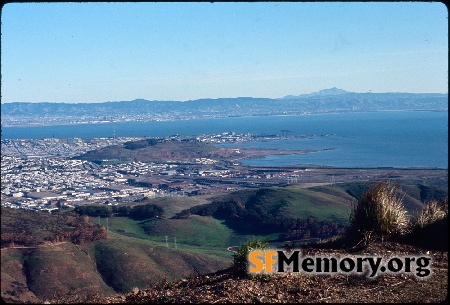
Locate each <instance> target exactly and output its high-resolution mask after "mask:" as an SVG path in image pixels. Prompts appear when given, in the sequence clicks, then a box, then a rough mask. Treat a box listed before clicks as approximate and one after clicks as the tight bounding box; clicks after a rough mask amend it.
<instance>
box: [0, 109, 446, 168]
mask: <svg viewBox="0 0 450 305" xmlns="http://www.w3.org/2000/svg"><path fill="white" fill-rule="evenodd" d="M283 130H289V132H288V133H287V134H288V136H301V135H307V136H308V137H306V138H293V139H288V140H274V141H268V142H245V143H238V144H232V145H228V146H234V147H244V148H245V147H256V148H274V149H288V150H289V149H292V150H304V149H315V150H320V151H319V152H315V153H308V154H300V155H273V156H267V157H265V158H259V159H249V160H245V161H244V162H243V163H245V164H248V165H252V166H288V165H326V166H336V167H395V168H405V167H433V168H445V169H447V168H448V112H432V111H389V112H364V113H358V112H352V113H330V114H313V115H300V116H259V117H257V116H255V117H232V118H215V119H196V120H185V121H159V122H158V121H152V122H121V123H104V124H81V125H63V126H61V125H59V126H38V127H2V133H1V138H2V140H3V139H43V138H52V137H55V138H111V137H113V136H114V134H115V136H116V137H167V136H170V135H182V136H191V135H192V136H195V135H200V134H217V133H223V132H235V133H238V134H239V133H252V134H259V135H282V134H283ZM328 148H334V150H324V149H328Z"/></svg>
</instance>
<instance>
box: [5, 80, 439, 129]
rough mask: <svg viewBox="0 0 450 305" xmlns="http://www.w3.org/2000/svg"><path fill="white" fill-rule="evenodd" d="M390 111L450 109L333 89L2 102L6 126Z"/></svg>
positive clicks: (406, 97)
mask: <svg viewBox="0 0 450 305" xmlns="http://www.w3.org/2000/svg"><path fill="white" fill-rule="evenodd" d="M389 110H422V111H424V110H433V111H448V94H442V93H371V92H367V93H356V92H349V91H346V90H343V89H338V88H335V87H334V88H330V89H324V90H320V91H318V92H314V93H310V94H302V95H298V96H293V95H287V96H285V97H283V98H279V99H270V98H253V97H237V98H218V99H198V100H189V101H185V102H181V101H149V100H145V99H136V100H133V101H117V102H104V103H26V102H14V103H5V104H1V122H2V126H3V127H7V126H19V125H21V126H24V125H52V124H77V123H94V122H95V123H98V122H119V121H152V120H180V119H183V120H185V119H197V118H214V117H236V116H263V115H264V116H265V115H301V114H310V113H330V112H352V111H353V112H366V111H389Z"/></svg>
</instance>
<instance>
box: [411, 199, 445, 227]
mask: <svg viewBox="0 0 450 305" xmlns="http://www.w3.org/2000/svg"><path fill="white" fill-rule="evenodd" d="M446 217H448V198H446V199H445V200H444V201H442V202H440V201H438V200H431V201H429V202H428V203H427V204H426V205H425V206H424V207H423V209H422V211H421V212H420V214H419V216H418V217H417V220H416V227H419V228H425V227H426V226H429V225H432V224H433V223H436V222H437V221H440V220H441V219H444V218H446Z"/></svg>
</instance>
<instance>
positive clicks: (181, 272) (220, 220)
mask: <svg viewBox="0 0 450 305" xmlns="http://www.w3.org/2000/svg"><path fill="white" fill-rule="evenodd" d="M369 186H370V184H369V183H362V182H357V183H343V184H335V185H327V186H317V187H311V188H307V189H303V188H299V187H298V186H295V185H293V186H288V187H271V188H261V189H248V190H243V191H237V192H233V193H228V194H222V195H220V196H209V197H208V196H202V197H198V198H197V197H187V198H155V199H151V200H147V201H145V202H142V203H141V204H156V205H159V206H161V207H163V208H164V212H163V216H164V217H162V218H160V217H159V218H152V219H143V220H138V219H132V218H129V217H125V216H123V217H118V216H112V217H109V218H98V217H90V218H87V217H85V216H83V217H82V216H77V215H75V214H74V213H73V212H71V213H64V212H59V213H57V214H56V215H52V214H46V213H39V212H35V211H23V210H11V209H5V208H2V215H1V216H2V247H3V248H2V251H1V254H2V257H1V263H2V264H1V275H2V279H1V280H2V298H3V299H4V300H9V301H11V302H17V301H20V302H27V301H29V302H37V301H36V300H37V298H38V299H39V300H45V299H50V298H52V297H53V295H54V294H57V295H63V294H78V295H87V294H92V293H99V294H102V295H110V294H113V293H115V292H128V291H130V290H131V289H133V288H134V287H138V288H144V287H149V286H152V285H155V284H157V283H160V282H161V281H163V280H164V279H166V280H169V281H170V280H176V279H182V278H187V277H193V276H196V275H199V274H207V273H210V272H215V271H218V270H221V269H224V268H226V267H228V266H230V265H231V263H232V260H233V253H232V252H231V251H230V250H229V249H227V248H229V247H232V246H238V245H240V244H241V243H243V242H244V241H246V240H248V239H249V238H250V237H251V236H256V237H259V238H267V239H268V240H269V241H270V242H272V243H273V244H275V245H278V244H280V243H282V242H283V241H287V240H290V241H292V240H299V239H307V238H314V237H319V238H326V237H329V236H333V234H338V233H339V232H342V230H343V229H345V228H346V226H347V225H348V220H349V214H350V210H351V207H352V204H354V203H355V202H356V201H357V198H358V196H360V195H361V193H362V192H363V191H365V190H366V189H367V188H368V187H369ZM446 194H447V190H446V189H443V188H436V187H435V188H432V187H427V186H424V185H414V184H409V185H401V188H400V195H402V196H403V198H404V204H405V207H406V209H407V210H408V213H409V215H411V216H413V215H414V213H416V212H417V211H418V210H419V209H420V208H421V207H422V206H423V202H424V201H426V200H429V199H432V198H441V197H443V196H445V195H446ZM134 205H136V203H134ZM77 226H79V227H77ZM83 228H84V229H83ZM99 228H102V230H105V232H106V229H107V236H106V235H101V236H100V235H99V236H97V237H98V238H91V239H89V238H86V239H81V241H83V242H79V244H74V241H80V239H79V238H78V239H74V240H72V237H73V232H74V231H75V230H79V231H80V232H84V231H83V230H86V232H94V231H95V230H98V229H99ZM15 234H16V235H15ZM86 234H87V233H85V234H84V236H88V235H86ZM77 236H78V235H77ZM89 236H91V235H89ZM25 237H27V238H25ZM91 237H92V236H91ZM105 237H106V238H105ZM14 238H16V239H14ZM11 240H17V241H19V242H15V243H12V242H11ZM21 242H22V243H21ZM68 274H69V275H70V276H68Z"/></svg>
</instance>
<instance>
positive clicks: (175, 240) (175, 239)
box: [173, 237, 177, 249]
mask: <svg viewBox="0 0 450 305" xmlns="http://www.w3.org/2000/svg"><path fill="white" fill-rule="evenodd" d="M173 240H174V242H175V249H177V238H176V237H174V238H173Z"/></svg>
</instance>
